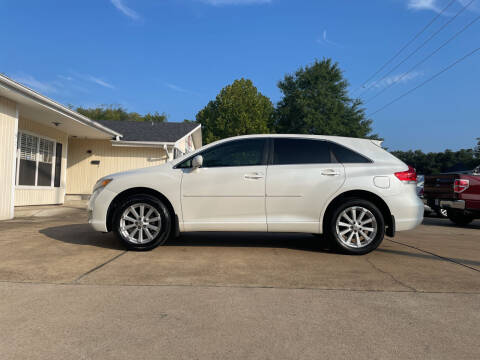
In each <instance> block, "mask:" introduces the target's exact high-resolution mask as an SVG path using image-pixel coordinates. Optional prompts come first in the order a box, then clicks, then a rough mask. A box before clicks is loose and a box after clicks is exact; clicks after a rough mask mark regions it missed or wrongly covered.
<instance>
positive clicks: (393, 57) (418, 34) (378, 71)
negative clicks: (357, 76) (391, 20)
mask: <svg viewBox="0 0 480 360" xmlns="http://www.w3.org/2000/svg"><path fill="white" fill-rule="evenodd" d="M456 1H457V0H452V1H450V2H449V3H448V5H447V6H445V7H444V8H443V9H442V10H441V11H440V12H439V13H438V14H437V16H435V17H434V18H433V19H432V20H431V21H430V22H429V23H428V24H427V25H425V27H424V28H423V29H422V30H420V31H419V32H418V33H417V34H416V35H415V36H414V37H413V38H412V39H411V40H410V41H409V42H407V43H406V44H405V45H404V46H403V47H402V48H401V49H400V50H398V51H397V52H396V53H395V55H393V56H392V57H391V58H390V59H389V60H388V61H387V62H386V63H385V64H383V65H382V66H381V67H380V68H379V69H378V70H377V71H376V72H375V73H374V74H373V75H372V76H370V77H369V78H368V79H367V80H365V82H364V83H363V84H362V85H360V86H359V87H358V88H357V89H355V91H354V92H357V91H358V90H360V89H361V88H363V87H365V85H367V84H368V82H369V81H370V80H372V79H373V78H374V77H375V76H377V75H378V74H379V73H380V72H381V71H382V70H383V69H385V68H386V67H387V66H388V65H390V64H391V63H392V61H393V60H395V58H396V57H398V56H399V55H400V54H401V53H402V52H403V50H405V49H406V48H407V47H409V46H410V45H411V44H412V43H413V42H414V41H415V40H417V39H418V38H419V37H420V35H422V34H423V33H424V32H425V31H426V30H427V29H428V28H429V27H430V26H431V25H432V24H433V23H434V22H435V21H437V19H438V18H439V17H440V16H441V15H442V14H443V13H444V12H445V11H447V9H448V8H449V7H450V6H452V5H453V4H454V3H455V2H456Z"/></svg>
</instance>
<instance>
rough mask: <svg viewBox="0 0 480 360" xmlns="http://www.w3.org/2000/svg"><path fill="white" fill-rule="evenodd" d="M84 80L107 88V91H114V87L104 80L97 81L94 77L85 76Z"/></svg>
mask: <svg viewBox="0 0 480 360" xmlns="http://www.w3.org/2000/svg"><path fill="white" fill-rule="evenodd" d="M85 79H86V80H88V81H91V82H93V83H95V84H97V85H100V86H103V87H106V88H109V89H115V86H113V85H112V84H110V83H108V82H106V81H105V80H102V79H99V78H97V77H95V76H92V75H86V76H85Z"/></svg>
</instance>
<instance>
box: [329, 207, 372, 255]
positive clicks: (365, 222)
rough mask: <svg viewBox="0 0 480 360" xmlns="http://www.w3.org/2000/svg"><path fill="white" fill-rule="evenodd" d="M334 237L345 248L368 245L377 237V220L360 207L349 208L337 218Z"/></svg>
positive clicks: (368, 211)
mask: <svg viewBox="0 0 480 360" xmlns="http://www.w3.org/2000/svg"><path fill="white" fill-rule="evenodd" d="M335 227H336V236H337V238H338V240H340V241H341V242H342V243H343V244H344V245H345V246H347V247H350V248H355V249H360V248H363V247H365V246H367V245H369V244H370V243H371V242H372V241H373V240H374V239H375V236H376V235H377V229H378V225H377V220H376V219H375V216H374V215H373V213H372V212H371V211H370V210H368V209H367V208H364V207H362V206H351V207H348V208H346V209H345V210H343V211H342V212H341V213H340V214H339V215H338V217H337V220H336V223H335Z"/></svg>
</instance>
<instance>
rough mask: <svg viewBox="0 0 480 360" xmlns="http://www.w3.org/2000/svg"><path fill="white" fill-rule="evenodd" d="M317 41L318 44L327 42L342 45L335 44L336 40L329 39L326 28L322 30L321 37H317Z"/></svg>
mask: <svg viewBox="0 0 480 360" xmlns="http://www.w3.org/2000/svg"><path fill="white" fill-rule="evenodd" d="M317 42H318V43H319V44H328V45H333V46H338V47H342V45H340V44H337V43H336V42H333V41H331V40H330V39H329V38H328V37H327V30H323V33H322V38H321V39H318V40H317Z"/></svg>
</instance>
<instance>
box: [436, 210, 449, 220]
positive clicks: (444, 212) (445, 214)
mask: <svg viewBox="0 0 480 360" xmlns="http://www.w3.org/2000/svg"><path fill="white" fill-rule="evenodd" d="M437 215H438V217H442V218H446V217H448V210H447V209H438V210H437Z"/></svg>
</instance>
